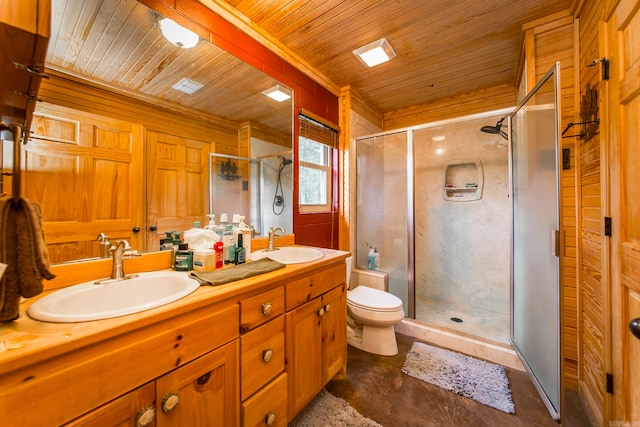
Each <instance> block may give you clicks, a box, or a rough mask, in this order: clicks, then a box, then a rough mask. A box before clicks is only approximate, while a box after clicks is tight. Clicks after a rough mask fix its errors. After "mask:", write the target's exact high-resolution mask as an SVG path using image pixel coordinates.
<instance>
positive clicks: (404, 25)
mask: <svg viewBox="0 0 640 427" xmlns="http://www.w3.org/2000/svg"><path fill="white" fill-rule="evenodd" d="M226 1H227V2H228V3H229V4H230V5H231V6H233V7H235V8H236V9H237V10H238V11H239V12H241V13H242V14H244V15H245V16H247V17H248V18H249V19H250V20H251V21H253V22H254V23H255V24H257V25H258V26H260V27H262V28H263V29H264V30H265V31H266V32H268V33H269V34H271V35H272V36H273V37H274V38H276V39H278V40H280V41H281V42H282V43H283V44H284V45H285V46H287V47H288V48H289V49H290V50H291V51H293V52H294V53H295V54H297V55H298V56H300V57H302V58H303V59H304V60H306V61H307V62H308V63H310V64H311V65H312V66H314V67H315V68H316V69H317V70H319V71H320V72H321V73H323V74H324V75H326V76H327V77H328V78H329V79H330V80H332V81H333V82H335V83H336V84H338V85H339V86H341V87H342V86H346V85H350V86H351V87H352V88H353V89H355V90H356V91H357V92H358V93H359V94H360V95H362V96H364V97H365V98H367V99H368V100H370V101H371V102H372V103H373V104H375V105H376V106H377V107H378V108H379V109H380V110H381V111H382V112H389V111H396V110H399V109H403V108H406V107H410V106H414V105H419V104H424V103H429V102H432V101H434V100H437V99H441V98H446V97H450V96H454V95H459V94H463V93H468V92H471V91H476V90H480V89H486V88H490V87H494V86H498V85H502V84H515V81H516V68H517V62H518V54H519V43H520V33H521V27H522V25H523V24H525V23H528V22H531V21H534V20H537V19H540V18H543V17H546V16H549V15H551V14H554V13H557V12H561V11H564V10H567V9H569V8H570V7H571V3H572V0H521V1H517V2H514V1H512V0H346V1H345V0H226ZM382 37H386V38H387V40H388V41H389V43H390V44H391V46H392V47H393V49H394V50H395V52H396V53H397V57H396V58H394V59H393V60H391V61H389V62H387V63H385V64H382V65H379V66H378V67H375V68H366V67H364V66H363V65H362V64H361V63H360V62H359V61H358V60H357V59H356V58H355V57H354V55H353V54H352V51H353V50H354V49H357V48H359V47H361V46H363V45H365V44H367V43H370V42H372V41H375V40H378V39H380V38H382Z"/></svg>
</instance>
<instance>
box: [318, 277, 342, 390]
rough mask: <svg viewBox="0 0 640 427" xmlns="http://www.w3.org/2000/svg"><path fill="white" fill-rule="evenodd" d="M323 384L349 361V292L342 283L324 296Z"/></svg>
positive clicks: (322, 330) (322, 329) (322, 324)
mask: <svg viewBox="0 0 640 427" xmlns="http://www.w3.org/2000/svg"><path fill="white" fill-rule="evenodd" d="M321 299H322V308H323V309H324V314H323V315H322V322H321V335H322V346H321V347H322V386H324V385H325V384H326V383H328V382H329V380H331V378H333V377H334V376H335V375H336V374H337V373H339V372H340V371H344V370H345V366H346V363H347V293H346V292H345V286H344V285H342V286H340V287H338V288H335V289H333V290H332V291H329V292H327V293H326V294H324V295H323V296H322V297H321Z"/></svg>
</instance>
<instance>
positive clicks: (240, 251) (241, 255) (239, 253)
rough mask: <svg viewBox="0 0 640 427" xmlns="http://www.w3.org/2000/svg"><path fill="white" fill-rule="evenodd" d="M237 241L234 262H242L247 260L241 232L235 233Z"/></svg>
mask: <svg viewBox="0 0 640 427" xmlns="http://www.w3.org/2000/svg"><path fill="white" fill-rule="evenodd" d="M237 235H238V243H237V247H236V264H244V263H245V262H246V261H247V252H246V249H245V248H244V247H243V246H242V232H240V233H237Z"/></svg>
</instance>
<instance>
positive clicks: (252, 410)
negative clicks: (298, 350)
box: [242, 373, 288, 427]
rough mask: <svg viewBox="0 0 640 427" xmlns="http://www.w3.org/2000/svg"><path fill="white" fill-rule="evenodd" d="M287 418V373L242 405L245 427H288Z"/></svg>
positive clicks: (243, 424)
mask: <svg viewBox="0 0 640 427" xmlns="http://www.w3.org/2000/svg"><path fill="white" fill-rule="evenodd" d="M287 418H288V416H287V374H286V373H282V375H280V376H279V377H278V379H276V380H275V381H273V382H272V383H271V384H269V385H268V386H266V387H265V388H263V389H262V390H260V391H259V392H258V393H256V395H255V396H253V397H252V398H251V399H249V400H247V401H246V402H244V403H243V404H242V426H243V427H258V426H271V427H286V426H287Z"/></svg>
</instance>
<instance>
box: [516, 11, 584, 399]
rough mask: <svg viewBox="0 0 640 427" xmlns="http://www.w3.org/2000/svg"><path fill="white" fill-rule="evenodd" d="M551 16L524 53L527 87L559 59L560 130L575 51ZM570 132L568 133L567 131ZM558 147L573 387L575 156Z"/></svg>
mask: <svg viewBox="0 0 640 427" xmlns="http://www.w3.org/2000/svg"><path fill="white" fill-rule="evenodd" d="M554 18H555V19H553V20H551V19H548V20H545V21H544V22H539V24H538V25H536V26H531V25H529V26H525V27H527V30H526V36H525V44H526V46H525V49H533V56H531V55H528V54H527V75H528V77H527V79H528V85H527V86H528V87H533V86H534V85H535V84H536V83H537V81H538V80H540V78H542V77H543V76H544V74H545V73H547V71H549V69H551V67H552V66H553V65H554V64H555V62H556V61H560V78H561V80H560V86H561V87H560V91H561V92H560V98H561V99H560V107H561V123H560V129H561V131H562V130H564V128H565V127H566V126H567V124H568V123H569V122H576V121H579V120H576V117H579V114H578V113H577V112H576V97H575V84H574V80H575V78H574V77H575V66H574V62H575V52H574V24H573V17H572V16H571V15H570V14H569V11H566V12H563V13H562V14H556V15H555V16H554ZM570 134H572V133H570ZM561 147H562V149H569V150H570V165H571V167H570V169H568V170H561V187H562V200H561V205H562V209H561V210H562V218H561V220H560V221H561V228H562V232H563V234H564V236H563V237H564V248H563V252H562V258H563V259H562V272H561V277H560V285H561V287H562V295H563V297H562V322H561V324H562V330H561V337H562V339H561V345H562V372H563V381H564V386H565V388H568V389H571V390H577V387H578V375H577V374H578V373H577V365H578V353H577V335H578V333H577V329H578V325H577V312H576V310H577V302H576V300H577V295H576V292H577V286H576V277H575V268H576V243H575V241H576V240H575V238H576V216H577V211H576V157H575V141H574V138H563V139H562V141H561Z"/></svg>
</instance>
